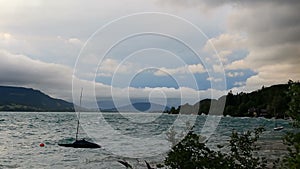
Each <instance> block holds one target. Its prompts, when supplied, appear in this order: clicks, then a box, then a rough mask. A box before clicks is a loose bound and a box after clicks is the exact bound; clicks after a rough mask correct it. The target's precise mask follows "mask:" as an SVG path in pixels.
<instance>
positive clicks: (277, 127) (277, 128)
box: [273, 118, 283, 131]
mask: <svg viewBox="0 0 300 169" xmlns="http://www.w3.org/2000/svg"><path fill="white" fill-rule="evenodd" d="M274 122H275V127H274V128H273V130H274V131H279V130H282V129H283V126H277V121H276V119H275V118H274Z"/></svg>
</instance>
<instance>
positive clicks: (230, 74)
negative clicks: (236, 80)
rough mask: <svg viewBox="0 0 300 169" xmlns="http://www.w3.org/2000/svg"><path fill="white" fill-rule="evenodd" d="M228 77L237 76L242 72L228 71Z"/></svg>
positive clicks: (242, 74)
mask: <svg viewBox="0 0 300 169" xmlns="http://www.w3.org/2000/svg"><path fill="white" fill-rule="evenodd" d="M227 76H228V77H238V76H244V72H228V73H227Z"/></svg>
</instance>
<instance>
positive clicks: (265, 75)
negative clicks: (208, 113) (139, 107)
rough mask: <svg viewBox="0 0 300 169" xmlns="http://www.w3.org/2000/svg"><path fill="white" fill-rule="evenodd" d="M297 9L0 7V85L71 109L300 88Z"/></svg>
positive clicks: (16, 2) (220, 1)
mask: <svg viewBox="0 0 300 169" xmlns="http://www.w3.org/2000/svg"><path fill="white" fill-rule="evenodd" d="M299 9H300V2H299V1H297V0H286V1H281V0H273V1H268V0H257V1H256V0H253V1H243V0H234V1H230V0H228V1H224V0H212V1H204V0H143V1H140V0H122V1H117V0H111V1H102V0H90V1H80V0H79V1H71V0H61V1H59V2H56V1H42V0H27V1H22V0H0V58H1V61H0V85H13V86H24V87H30V88H35V89H39V90H42V91H43V92H45V93H47V94H49V95H51V96H53V97H59V98H63V99H66V100H68V101H72V89H73V91H74V90H75V91H78V90H77V89H78V88H81V87H83V88H84V90H85V91H95V92H94V93H95V95H96V96H95V97H97V98H101V97H102V98H106V97H112V96H113V97H116V98H121V97H128V96H130V97H146V98H150V99H151V97H153V98H164V97H168V98H176V97H182V98H186V100H185V101H188V102H190V103H193V102H195V101H196V100H198V99H199V98H207V97H219V96H221V95H223V94H225V93H227V92H228V91H229V90H233V91H235V92H239V91H253V90H256V89H259V88H261V87H262V86H263V85H264V86H270V85H272V84H278V83H286V82H287V81H288V80H289V79H292V80H300V37H299V36H300V14H299V12H298V10H299ZM72 82H73V88H72ZM94 89H95V90H94ZM92 93H93V92H92ZM76 97H77V95H76ZM185 101H183V102H185Z"/></svg>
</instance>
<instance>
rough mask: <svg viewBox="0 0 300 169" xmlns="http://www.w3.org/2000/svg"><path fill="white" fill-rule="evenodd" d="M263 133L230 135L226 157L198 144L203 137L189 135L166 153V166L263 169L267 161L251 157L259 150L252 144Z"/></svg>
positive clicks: (197, 168)
mask: <svg viewBox="0 0 300 169" xmlns="http://www.w3.org/2000/svg"><path fill="white" fill-rule="evenodd" d="M263 130H264V129H263V128H257V129H255V130H254V131H248V132H246V133H244V134H239V133H237V132H235V131H234V132H232V136H231V139H230V143H229V149H230V152H229V153H223V152H221V151H220V150H219V151H215V150H211V149H210V148H208V147H207V146H206V145H205V144H204V143H202V142H200V141H199V139H201V138H202V137H200V136H199V135H197V134H195V133H193V132H190V133H188V135H187V136H186V137H185V138H184V139H183V140H182V141H181V142H180V143H178V144H177V145H176V146H174V147H173V148H172V150H171V151H170V152H169V153H168V155H167V157H166V159H165V165H166V166H167V167H169V168H177V169H206V168H209V169H211V168H223V169H232V168H239V169H252V168H253V169H258V168H265V167H266V160H265V159H264V158H259V157H255V156H254V155H253V153H254V151H255V150H258V148H257V146H256V145H255V142H256V141H257V139H258V138H259V134H261V133H262V132H263ZM221 147H224V146H221Z"/></svg>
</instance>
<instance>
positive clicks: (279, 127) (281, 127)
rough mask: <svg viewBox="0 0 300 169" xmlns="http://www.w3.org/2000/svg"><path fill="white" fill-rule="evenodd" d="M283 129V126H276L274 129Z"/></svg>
mask: <svg viewBox="0 0 300 169" xmlns="http://www.w3.org/2000/svg"><path fill="white" fill-rule="evenodd" d="M282 129H283V126H278V127H274V131H279V130H282Z"/></svg>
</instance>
